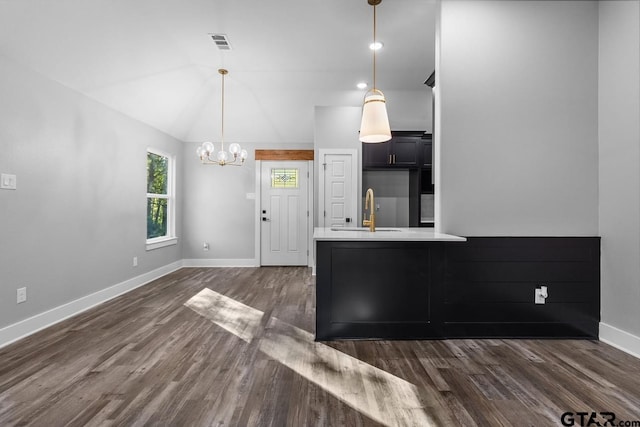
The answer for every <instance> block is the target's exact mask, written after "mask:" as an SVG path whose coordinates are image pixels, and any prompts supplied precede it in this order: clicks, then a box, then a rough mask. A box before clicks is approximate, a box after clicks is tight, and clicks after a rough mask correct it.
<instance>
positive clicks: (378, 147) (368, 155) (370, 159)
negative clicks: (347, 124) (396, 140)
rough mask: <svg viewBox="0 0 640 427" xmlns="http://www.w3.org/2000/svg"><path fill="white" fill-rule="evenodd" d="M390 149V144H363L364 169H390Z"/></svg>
mask: <svg viewBox="0 0 640 427" xmlns="http://www.w3.org/2000/svg"><path fill="white" fill-rule="evenodd" d="M390 147H391V143H390V142H383V143H380V144H369V143H362V167H363V168H365V169H367V168H386V167H389V163H390V162H389V156H390Z"/></svg>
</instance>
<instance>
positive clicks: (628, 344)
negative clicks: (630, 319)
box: [600, 322, 640, 359]
mask: <svg viewBox="0 0 640 427" xmlns="http://www.w3.org/2000/svg"><path fill="white" fill-rule="evenodd" d="M600 341H602V342H604V343H606V344H609V345H611V346H613V347H615V348H617V349H620V350H622V351H624V352H625V353H629V354H630V355H632V356H635V357H637V358H638V359H640V337H638V336H636V335H633V334H630V333H629V332H626V331H623V330H622V329H618V328H616V327H615V326H611V325H607V324H606V323H602V322H600Z"/></svg>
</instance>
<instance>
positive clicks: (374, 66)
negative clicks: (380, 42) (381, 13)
mask: <svg viewBox="0 0 640 427" xmlns="http://www.w3.org/2000/svg"><path fill="white" fill-rule="evenodd" d="M373 90H374V92H375V90H376V5H375V4H374V5H373Z"/></svg>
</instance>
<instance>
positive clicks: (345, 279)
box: [313, 227, 466, 340]
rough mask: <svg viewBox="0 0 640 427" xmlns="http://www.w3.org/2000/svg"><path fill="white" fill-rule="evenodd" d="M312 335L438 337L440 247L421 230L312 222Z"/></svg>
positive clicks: (444, 239) (444, 240)
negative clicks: (314, 273) (314, 275)
mask: <svg viewBox="0 0 640 427" xmlns="http://www.w3.org/2000/svg"><path fill="white" fill-rule="evenodd" d="M313 237H314V240H315V241H316V266H317V278H316V339H317V340H328V339H336V338H337V339H339V338H356V339H358V338H362V339H375V338H403V339H416V338H429V337H435V336H441V333H440V332H441V331H439V327H438V325H437V322H435V321H434V320H436V319H438V313H437V311H438V304H437V301H440V299H441V297H440V295H439V292H440V286H439V283H440V276H441V274H442V271H443V270H442V255H443V245H446V244H456V243H459V242H464V241H465V240H466V239H465V238H464V237H459V236H453V235H449V234H442V233H436V232H434V231H433V229H426V228H381V227H378V228H377V229H376V231H375V232H370V231H369V229H368V228H316V229H315V231H314V235H313Z"/></svg>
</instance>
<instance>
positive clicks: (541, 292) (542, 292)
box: [534, 286, 549, 304]
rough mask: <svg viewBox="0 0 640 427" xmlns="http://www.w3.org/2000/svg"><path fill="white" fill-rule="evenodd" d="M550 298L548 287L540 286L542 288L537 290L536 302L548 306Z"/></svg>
mask: <svg viewBox="0 0 640 427" xmlns="http://www.w3.org/2000/svg"><path fill="white" fill-rule="evenodd" d="M548 296H549V293H548V291H547V287H546V286H540V288H536V290H535V293H534V302H535V303H536V304H546V303H547V297H548Z"/></svg>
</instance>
